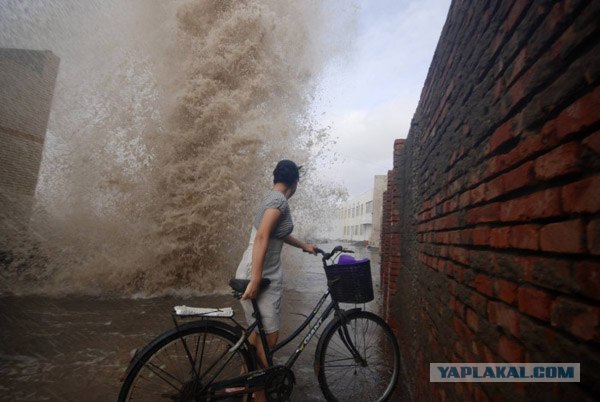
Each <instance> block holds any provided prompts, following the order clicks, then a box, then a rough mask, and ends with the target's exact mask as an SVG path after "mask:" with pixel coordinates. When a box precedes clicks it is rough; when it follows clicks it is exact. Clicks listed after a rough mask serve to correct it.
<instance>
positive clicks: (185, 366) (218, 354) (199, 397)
mask: <svg viewBox="0 0 600 402" xmlns="http://www.w3.org/2000/svg"><path fill="white" fill-rule="evenodd" d="M237 341H238V339H237V337H236V336H235V335H233V333H231V332H230V331H227V330H225V329H223V328H221V327H218V326H211V325H210V324H207V323H189V324H185V325H182V326H180V327H179V329H173V330H171V331H168V332H166V333H164V334H162V335H161V336H159V337H158V338H156V339H155V340H154V341H152V342H151V343H150V344H149V345H148V346H146V348H144V350H142V351H141V352H140V353H139V354H138V355H137V356H136V357H135V358H134V359H133V361H132V362H131V365H130V368H129V370H128V372H127V375H126V377H125V380H124V381H123V386H122V387H121V392H120V393H119V402H125V401H148V402H152V401H180V402H183V401H207V400H222V401H249V400H250V395H248V394H240V392H239V390H238V389H231V390H229V389H221V390H218V392H217V394H216V395H215V394H214V393H211V388H210V385H211V384H213V383H216V382H219V381H224V380H228V379H231V378H234V377H237V376H240V375H241V374H243V373H246V372H248V371H251V370H253V369H254V364H253V362H252V360H251V359H250V357H249V355H248V352H247V351H246V350H245V349H244V348H239V349H237V350H236V351H231V347H232V346H233V345H235V343H236V342H237ZM228 392H230V393H231V395H229V394H228Z"/></svg>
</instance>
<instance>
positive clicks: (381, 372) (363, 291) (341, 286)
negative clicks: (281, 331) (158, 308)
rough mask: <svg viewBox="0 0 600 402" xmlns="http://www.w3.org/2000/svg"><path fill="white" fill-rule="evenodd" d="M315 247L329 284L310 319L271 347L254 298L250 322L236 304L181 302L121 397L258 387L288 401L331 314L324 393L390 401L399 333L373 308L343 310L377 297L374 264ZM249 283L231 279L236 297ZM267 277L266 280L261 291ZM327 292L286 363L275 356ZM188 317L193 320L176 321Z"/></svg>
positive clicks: (322, 364)
mask: <svg viewBox="0 0 600 402" xmlns="http://www.w3.org/2000/svg"><path fill="white" fill-rule="evenodd" d="M317 252H318V253H319V254H321V255H322V256H323V257H322V262H323V268H324V269H325V271H326V274H327V278H328V281H327V284H328V289H327V291H326V292H325V294H323V296H322V297H321V298H320V299H319V301H318V302H317V304H316V305H315V307H314V308H313V310H312V312H311V313H310V314H309V315H308V316H307V317H306V319H305V321H304V322H303V323H302V324H300V326H299V327H298V328H296V330H294V332H293V333H292V334H291V335H289V336H288V337H287V338H285V339H284V340H282V341H281V342H279V343H278V344H277V345H275V347H273V349H270V348H269V346H268V344H267V338H266V334H265V332H264V329H263V324H262V319H261V315H260V311H259V309H258V305H257V303H256V300H252V306H253V308H254V316H255V318H256V320H255V322H254V323H252V325H250V326H249V327H247V328H246V327H244V326H242V325H241V324H239V323H238V322H237V321H236V320H235V319H234V318H233V315H234V314H233V310H232V309H231V308H224V309H202V308H193V307H186V306H176V307H175V312H174V313H173V314H172V318H173V322H174V323H175V328H173V329H171V330H169V331H167V332H165V333H163V334H161V335H159V336H158V337H157V338H155V339H154V340H153V341H151V342H150V343H149V344H148V345H147V346H146V347H145V348H144V349H143V350H141V351H140V352H139V353H137V354H136V355H135V356H134V357H133V359H132V361H131V363H130V365H129V367H128V369H127V371H126V374H125V377H124V381H123V385H122V387H121V391H120V394H119V401H121V402H124V401H132V400H140V401H152V400H170V401H217V400H232V401H249V400H251V398H252V393H253V392H255V391H258V390H264V391H265V395H266V397H267V400H268V401H286V400H289V398H290V396H291V394H292V390H293V386H294V383H295V377H294V373H293V371H292V366H293V365H294V362H295V361H296V360H297V359H298V357H299V356H300V354H301V353H302V351H303V350H304V348H305V347H306V345H308V343H309V342H310V341H311V339H312V338H313V337H314V335H315V334H316V333H317V331H318V330H319V328H320V327H321V325H322V324H323V323H324V322H325V320H327V318H328V317H329V316H330V315H331V313H333V319H332V320H331V321H330V322H329V324H328V325H327V326H326V327H325V329H324V330H323V332H322V334H321V336H320V338H319V343H318V345H317V348H316V352H315V362H314V370H315V373H316V375H317V378H318V381H319V386H320V388H321V390H322V392H323V395H324V396H325V398H326V399H327V400H329V401H347V400H356V401H371V400H373V401H385V400H387V399H388V398H389V397H390V396H391V394H392V392H393V390H394V388H395V386H396V383H397V381H398V376H399V370H400V352H399V348H398V343H397V341H396V338H395V336H394V334H393V333H392V331H391V329H390V327H389V326H388V325H387V324H386V323H385V322H384V321H383V320H382V319H381V318H380V317H379V316H377V315H376V314H373V313H370V312H367V311H363V310H362V309H361V308H360V307H354V308H351V309H349V310H344V309H342V308H340V306H339V303H340V302H348V300H351V301H354V302H357V301H358V302H367V301H371V300H372V299H373V289H372V284H371V276H370V275H371V274H370V266H369V267H368V270H367V269H365V268H364V266H365V265H364V263H362V264H363V265H362V268H361V266H360V265H361V264H354V266H348V267H346V266H342V265H336V264H335V259H336V256H338V257H339V256H340V255H341V253H344V252H346V253H348V252H350V253H351V252H352V251H351V250H345V249H343V248H342V247H341V246H337V247H335V248H334V249H333V250H332V251H331V253H325V252H324V251H323V250H320V249H317ZM329 260H331V263H330V264H328V261H329ZM367 264H368V261H367ZM334 268H335V269H334ZM336 272H337V273H336ZM347 272H350V273H351V272H359V273H358V274H356V275H354V276H352V275H346V273H347ZM340 273H341V274H340ZM344 275H345V276H344ZM367 277H368V285H366V286H365V281H366V279H367ZM348 278H350V279H348ZM248 283H249V281H248V280H241V279H232V280H231V281H230V286H231V287H232V289H233V293H234V297H236V298H240V297H241V295H242V294H243V293H244V291H245V289H246V286H247V285H248ZM269 283H270V281H269V280H268V279H263V280H262V282H261V285H260V287H261V289H264V288H266V287H267V286H268V285H269ZM348 287H350V288H352V287H354V289H348ZM369 292H370V293H369ZM328 297H331V301H330V302H329V304H328V305H327V306H326V307H325V309H324V310H323V312H322V313H321V315H320V317H319V318H318V319H317V321H316V322H315V323H314V324H313V325H312V327H311V328H310V330H309V331H308V333H307V334H306V335H305V336H304V338H303V339H302V341H301V342H300V344H299V345H298V347H297V348H296V349H295V351H294V352H293V353H292V354H291V356H289V358H288V359H287V362H286V363H285V364H278V365H275V364H273V354H274V353H275V352H277V351H278V350H280V349H281V348H282V347H284V346H285V345H287V344H289V343H290V342H291V341H292V340H294V339H295V338H296V337H297V336H298V335H300V333H301V332H302V331H303V330H304V329H305V328H307V327H308V325H309V324H310V322H311V321H312V320H313V319H314V318H315V317H316V316H317V313H318V312H319V310H321V307H322V306H323V305H324V303H325V301H326V299H327V298H328ZM358 302H357V303H358ZM187 318H194V319H195V320H194V321H192V322H186V323H180V322H178V320H181V319H187ZM255 329H258V333H259V335H260V339H261V342H262V344H263V347H264V349H265V353H266V357H267V362H268V367H265V368H261V367H259V365H258V362H259V360H258V357H257V356H256V353H255V350H254V347H252V346H251V345H250V344H249V342H248V335H249V334H250V333H251V332H252V331H254V330H255Z"/></svg>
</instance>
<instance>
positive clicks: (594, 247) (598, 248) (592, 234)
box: [587, 219, 600, 255]
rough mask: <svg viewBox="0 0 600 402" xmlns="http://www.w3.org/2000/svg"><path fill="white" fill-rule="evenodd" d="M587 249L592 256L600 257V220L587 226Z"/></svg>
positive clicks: (595, 220) (593, 221)
mask: <svg viewBox="0 0 600 402" xmlns="http://www.w3.org/2000/svg"><path fill="white" fill-rule="evenodd" d="M587 248H588V251H589V252H590V253H591V254H595V255H600V219H594V220H592V221H591V222H590V223H588V225H587Z"/></svg>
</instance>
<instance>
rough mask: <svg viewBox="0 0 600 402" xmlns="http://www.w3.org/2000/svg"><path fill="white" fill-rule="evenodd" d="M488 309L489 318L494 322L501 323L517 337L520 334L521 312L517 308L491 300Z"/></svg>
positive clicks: (501, 325) (500, 324)
mask: <svg viewBox="0 0 600 402" xmlns="http://www.w3.org/2000/svg"><path fill="white" fill-rule="evenodd" d="M487 311H488V318H489V320H490V322H491V323H492V324H495V325H499V326H500V327H502V328H503V329H504V330H505V331H506V332H508V333H510V334H512V335H513V336H515V337H519V336H520V334H521V329H520V318H519V317H520V314H519V313H518V312H517V311H516V310H514V309H512V308H510V307H508V306H506V305H505V304H504V303H499V302H490V303H488V310H487Z"/></svg>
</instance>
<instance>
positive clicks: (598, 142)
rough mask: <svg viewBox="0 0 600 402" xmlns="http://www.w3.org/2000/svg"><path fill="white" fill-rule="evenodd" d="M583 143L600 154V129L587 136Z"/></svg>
mask: <svg viewBox="0 0 600 402" xmlns="http://www.w3.org/2000/svg"><path fill="white" fill-rule="evenodd" d="M583 144H584V145H585V146H587V147H588V148H589V149H591V150H592V151H594V152H595V153H597V154H600V130H598V131H596V132H595V133H593V134H590V135H589V136H587V138H586V139H585V140H583Z"/></svg>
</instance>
